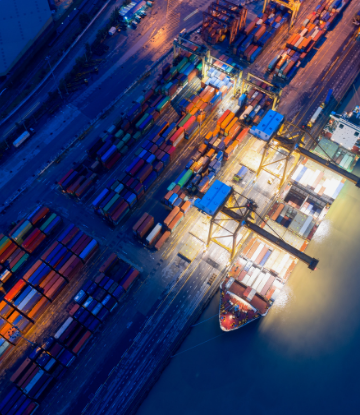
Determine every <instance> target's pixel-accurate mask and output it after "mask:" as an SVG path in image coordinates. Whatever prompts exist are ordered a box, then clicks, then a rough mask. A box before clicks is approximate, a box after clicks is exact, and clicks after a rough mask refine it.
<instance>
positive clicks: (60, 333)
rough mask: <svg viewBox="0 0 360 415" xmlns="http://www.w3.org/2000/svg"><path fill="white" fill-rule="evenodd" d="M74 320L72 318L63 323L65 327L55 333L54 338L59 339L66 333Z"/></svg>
mask: <svg viewBox="0 0 360 415" xmlns="http://www.w3.org/2000/svg"><path fill="white" fill-rule="evenodd" d="M73 320H74V319H73V318H72V317H68V318H67V319H66V320H65V322H64V323H63V325H62V326H61V327H60V328H59V330H58V331H57V332H56V333H55V335H54V338H55V339H58V338H59V337H60V336H61V335H62V334H63V333H64V331H65V330H66V329H67V328H68V327H69V326H70V324H71V323H72V322H73Z"/></svg>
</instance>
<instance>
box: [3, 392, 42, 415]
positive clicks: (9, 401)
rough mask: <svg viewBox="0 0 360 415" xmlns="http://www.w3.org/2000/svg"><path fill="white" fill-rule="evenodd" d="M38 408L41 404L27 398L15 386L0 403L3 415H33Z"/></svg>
mask: <svg viewBox="0 0 360 415" xmlns="http://www.w3.org/2000/svg"><path fill="white" fill-rule="evenodd" d="M38 407H39V404H38V403H37V402H34V401H33V400H32V399H30V398H29V397H27V396H26V395H25V394H24V393H23V392H22V391H20V390H19V389H18V388H17V387H16V386H13V387H12V388H11V389H10V390H9V391H8V393H7V394H6V396H5V398H4V399H3V400H2V401H1V402H0V412H1V414H3V415H8V414H9V415H10V414H14V413H16V414H17V415H32V414H33V413H35V411H36V410H37V408H38ZM14 411H16V412H14Z"/></svg>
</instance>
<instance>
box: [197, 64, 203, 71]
mask: <svg viewBox="0 0 360 415" xmlns="http://www.w3.org/2000/svg"><path fill="white" fill-rule="evenodd" d="M196 69H197V70H198V71H201V70H202V62H200V63H198V64H197V65H196Z"/></svg>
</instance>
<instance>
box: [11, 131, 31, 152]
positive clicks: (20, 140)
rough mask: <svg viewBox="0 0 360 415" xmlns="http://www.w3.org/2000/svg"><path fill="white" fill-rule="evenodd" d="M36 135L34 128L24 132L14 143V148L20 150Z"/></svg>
mask: <svg viewBox="0 0 360 415" xmlns="http://www.w3.org/2000/svg"><path fill="white" fill-rule="evenodd" d="M33 134H35V130H34V129H33V128H29V131H24V132H23V133H22V134H21V135H20V136H19V137H18V138H17V139H16V140H15V141H14V142H13V146H14V147H15V148H18V147H20V146H21V144H22V143H24V142H25V141H26V140H27V139H28V138H29V137H31V136H32V135H33Z"/></svg>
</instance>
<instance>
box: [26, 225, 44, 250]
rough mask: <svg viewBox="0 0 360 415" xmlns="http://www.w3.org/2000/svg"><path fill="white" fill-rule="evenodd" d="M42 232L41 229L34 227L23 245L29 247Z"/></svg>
mask: <svg viewBox="0 0 360 415" xmlns="http://www.w3.org/2000/svg"><path fill="white" fill-rule="evenodd" d="M41 233H42V232H41V231H40V229H37V228H36V229H34V230H33V231H32V232H31V234H30V235H29V236H28V237H27V238H26V239H25V240H24V242H23V243H22V247H24V248H27V247H28V246H29V245H30V244H31V242H32V241H33V240H34V239H35V238H36V237H38V236H39V235H40V234H41Z"/></svg>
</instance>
